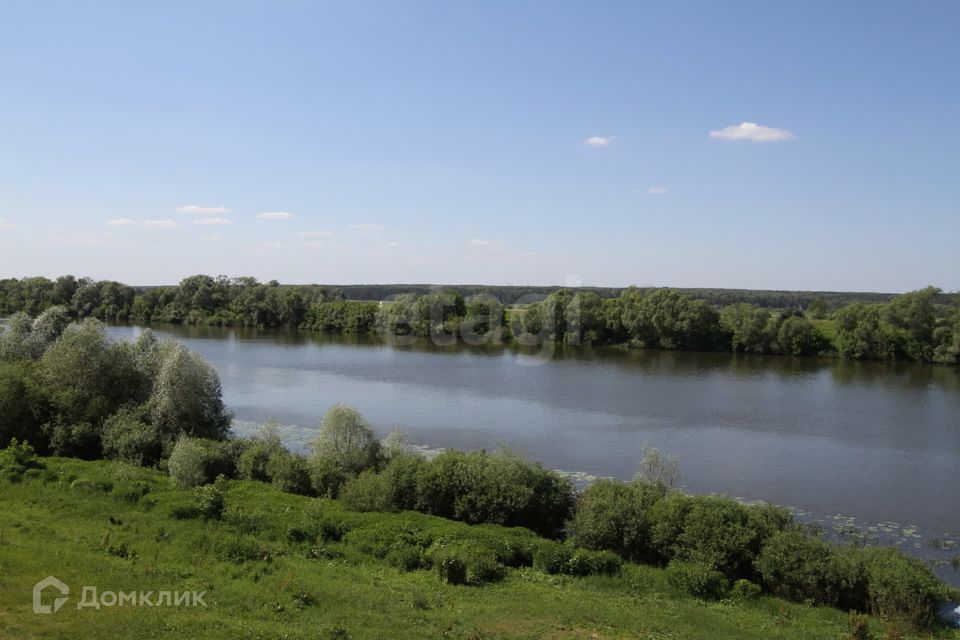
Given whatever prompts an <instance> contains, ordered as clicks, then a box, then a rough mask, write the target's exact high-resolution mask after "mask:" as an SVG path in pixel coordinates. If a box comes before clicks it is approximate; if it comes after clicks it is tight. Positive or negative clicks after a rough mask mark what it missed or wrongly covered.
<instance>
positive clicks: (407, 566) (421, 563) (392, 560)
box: [384, 545, 430, 571]
mask: <svg viewBox="0 0 960 640" xmlns="http://www.w3.org/2000/svg"><path fill="white" fill-rule="evenodd" d="M384 559H385V560H386V561H387V564H389V565H390V566H391V567H396V568H397V569H400V570H401V571H416V570H417V569H425V568H428V567H429V566H430V557H429V556H427V554H426V553H424V550H423V548H422V547H419V546H415V545H403V546H400V547H397V548H394V549H391V550H390V551H388V552H387V555H386V556H384Z"/></svg>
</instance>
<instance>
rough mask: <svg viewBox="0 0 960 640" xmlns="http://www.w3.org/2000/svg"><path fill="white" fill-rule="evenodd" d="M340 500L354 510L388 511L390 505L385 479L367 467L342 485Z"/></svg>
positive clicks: (388, 488) (388, 489)
mask: <svg viewBox="0 0 960 640" xmlns="http://www.w3.org/2000/svg"><path fill="white" fill-rule="evenodd" d="M340 500H341V501H342V502H343V503H344V504H345V505H346V506H348V507H349V508H351V509H353V510H355V511H389V510H390V509H391V506H392V505H391V500H390V486H389V484H388V482H387V479H386V478H384V477H383V476H382V475H379V474H377V473H375V472H374V471H372V470H369V469H368V470H367V471H364V472H363V473H361V474H360V475H359V476H357V477H356V478H353V479H351V480H348V481H347V483H346V484H344V485H343V488H342V489H341V490H340Z"/></svg>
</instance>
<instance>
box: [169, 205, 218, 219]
mask: <svg viewBox="0 0 960 640" xmlns="http://www.w3.org/2000/svg"><path fill="white" fill-rule="evenodd" d="M177 213H186V214H189V215H192V216H216V215H223V214H224V213H230V209H227V208H226V207H204V206H202V205H199V204H185V205H183V206H182V207H177Z"/></svg>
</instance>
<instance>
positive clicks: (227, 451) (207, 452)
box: [167, 437, 243, 489]
mask: <svg viewBox="0 0 960 640" xmlns="http://www.w3.org/2000/svg"><path fill="white" fill-rule="evenodd" d="M242 449H243V445H242V443H239V442H238V441H235V440H225V441H215V440H204V439H203V438H187V437H183V438H180V439H179V440H177V444H176V445H174V447H173V451H172V452H171V453H170V458H169V459H168V460H167V470H168V471H169V473H170V478H171V479H172V480H173V482H174V484H175V485H176V486H178V487H180V488H181V489H188V488H190V487H196V486H198V485H201V484H208V483H210V482H213V481H214V479H216V478H217V477H218V476H221V475H222V476H224V477H225V478H231V477H234V474H235V473H236V462H237V456H238V454H239V453H240V452H241V451H242Z"/></svg>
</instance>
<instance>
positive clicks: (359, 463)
mask: <svg viewBox="0 0 960 640" xmlns="http://www.w3.org/2000/svg"><path fill="white" fill-rule="evenodd" d="M312 449H313V454H314V457H316V458H325V459H327V460H330V461H333V462H335V463H337V464H339V465H340V466H342V467H343V468H344V469H346V470H348V471H350V472H352V473H360V472H361V471H363V470H364V469H369V468H371V467H374V466H375V465H376V464H377V463H378V462H379V460H380V441H379V440H378V439H377V435H376V433H374V431H373V428H372V427H371V426H370V423H369V422H367V419H366V418H364V417H363V415H362V414H361V413H360V412H359V411H358V410H357V409H356V408H354V407H351V406H348V405H344V404H336V405H334V406H332V407H331V408H330V409H329V410H328V411H327V413H326V414H325V415H324V416H323V420H322V421H321V422H320V432H319V433H318V434H317V437H316V439H315V440H314V441H313V443H312Z"/></svg>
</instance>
